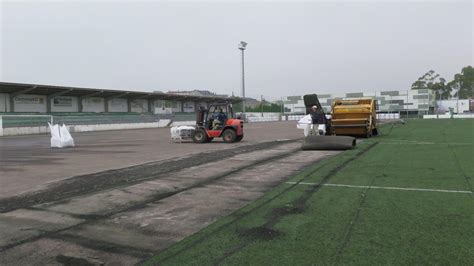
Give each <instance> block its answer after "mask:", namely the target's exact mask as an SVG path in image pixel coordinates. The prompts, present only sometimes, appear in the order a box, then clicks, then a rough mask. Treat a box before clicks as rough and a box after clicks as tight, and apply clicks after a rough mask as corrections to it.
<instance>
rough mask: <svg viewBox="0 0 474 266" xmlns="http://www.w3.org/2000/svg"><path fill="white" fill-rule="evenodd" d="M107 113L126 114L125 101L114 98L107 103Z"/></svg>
mask: <svg viewBox="0 0 474 266" xmlns="http://www.w3.org/2000/svg"><path fill="white" fill-rule="evenodd" d="M108 105H109V112H128V103H127V99H123V98H114V99H110V100H109V101H108Z"/></svg>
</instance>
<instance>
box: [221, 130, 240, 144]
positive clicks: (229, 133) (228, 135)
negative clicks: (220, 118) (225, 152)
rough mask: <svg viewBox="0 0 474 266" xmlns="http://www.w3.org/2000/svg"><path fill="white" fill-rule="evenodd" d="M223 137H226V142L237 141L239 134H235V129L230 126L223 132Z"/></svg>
mask: <svg viewBox="0 0 474 266" xmlns="http://www.w3.org/2000/svg"><path fill="white" fill-rule="evenodd" d="M222 138H223V139H224V142H226V143H232V142H235V140H236V138H237V136H236V135H235V131H234V130H233V129H230V128H228V129H226V130H224V132H222Z"/></svg>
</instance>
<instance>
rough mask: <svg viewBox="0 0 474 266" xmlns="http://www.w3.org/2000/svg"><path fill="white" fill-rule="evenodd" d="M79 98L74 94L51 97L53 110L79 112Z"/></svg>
mask: <svg viewBox="0 0 474 266" xmlns="http://www.w3.org/2000/svg"><path fill="white" fill-rule="evenodd" d="M78 102H79V99H78V97H73V96H57V97H54V98H53V99H51V112H79V104H78Z"/></svg>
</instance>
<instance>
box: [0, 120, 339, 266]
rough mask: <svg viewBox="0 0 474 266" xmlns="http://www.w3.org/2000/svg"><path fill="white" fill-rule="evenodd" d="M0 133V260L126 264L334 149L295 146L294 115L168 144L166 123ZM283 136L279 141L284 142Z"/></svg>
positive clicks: (13, 262) (298, 133) (257, 194)
mask: <svg viewBox="0 0 474 266" xmlns="http://www.w3.org/2000/svg"><path fill="white" fill-rule="evenodd" d="M74 137H75V140H76V143H77V144H78V147H77V148H73V149H66V150H53V149H49V148H48V140H49V137H48V136H26V137H11V138H0V148H1V153H0V155H1V157H0V162H1V164H0V165H1V166H0V171H1V172H0V173H1V175H0V181H1V182H2V186H1V188H0V189H1V190H0V193H1V197H0V264H1V265H31V264H41V265H43V264H48V265H64V264H66V265H71V264H80V265H103V264H106V265H129V264H135V263H138V262H140V261H142V260H143V259H146V258H148V257H149V256H151V255H153V254H157V253H159V252H160V251H161V250H164V249H166V248H167V247H169V246H170V245H172V244H173V243H176V242H177V241H179V240H181V239H183V238H185V237H186V236H189V235H191V234H193V233H195V232H197V231H199V230H200V229H202V228H203V227H205V226H207V225H209V224H211V223H212V222H214V221H216V220H217V219H219V218H221V217H224V216H225V215H228V214H229V213H231V212H233V211H234V210H236V209H238V208H241V207H243V206H245V205H246V204H248V203H249V202H251V201H253V200H255V199H257V198H259V197H260V196H262V195H263V194H264V193H265V192H266V191H268V190H269V189H271V188H272V187H275V186H277V185H279V184H280V183H281V182H284V181H285V180H286V179H287V178H288V177H290V176H292V175H294V174H296V173H298V172H299V171H301V170H302V169H304V168H306V167H308V166H310V165H313V164H314V163H315V162H317V161H319V160H321V159H324V158H326V157H327V156H331V155H334V154H336V152H331V151H301V150H300V145H301V142H300V139H301V137H302V132H301V131H300V130H297V129H296V128H295V123H294V122H277V123H259V124H246V128H245V138H244V141H243V142H241V143H235V144H230V145H229V144H224V143H217V142H216V143H210V144H200V145H198V144H193V143H181V144H175V143H171V142H170V141H169V130H168V129H150V130H130V131H110V132H96V133H83V134H75V135H74ZM283 139H286V140H283Z"/></svg>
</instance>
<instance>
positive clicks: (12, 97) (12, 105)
mask: <svg viewBox="0 0 474 266" xmlns="http://www.w3.org/2000/svg"><path fill="white" fill-rule="evenodd" d="M8 98H9V99H10V112H12V113H13V112H15V100H14V98H15V96H13V95H11V94H8Z"/></svg>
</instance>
